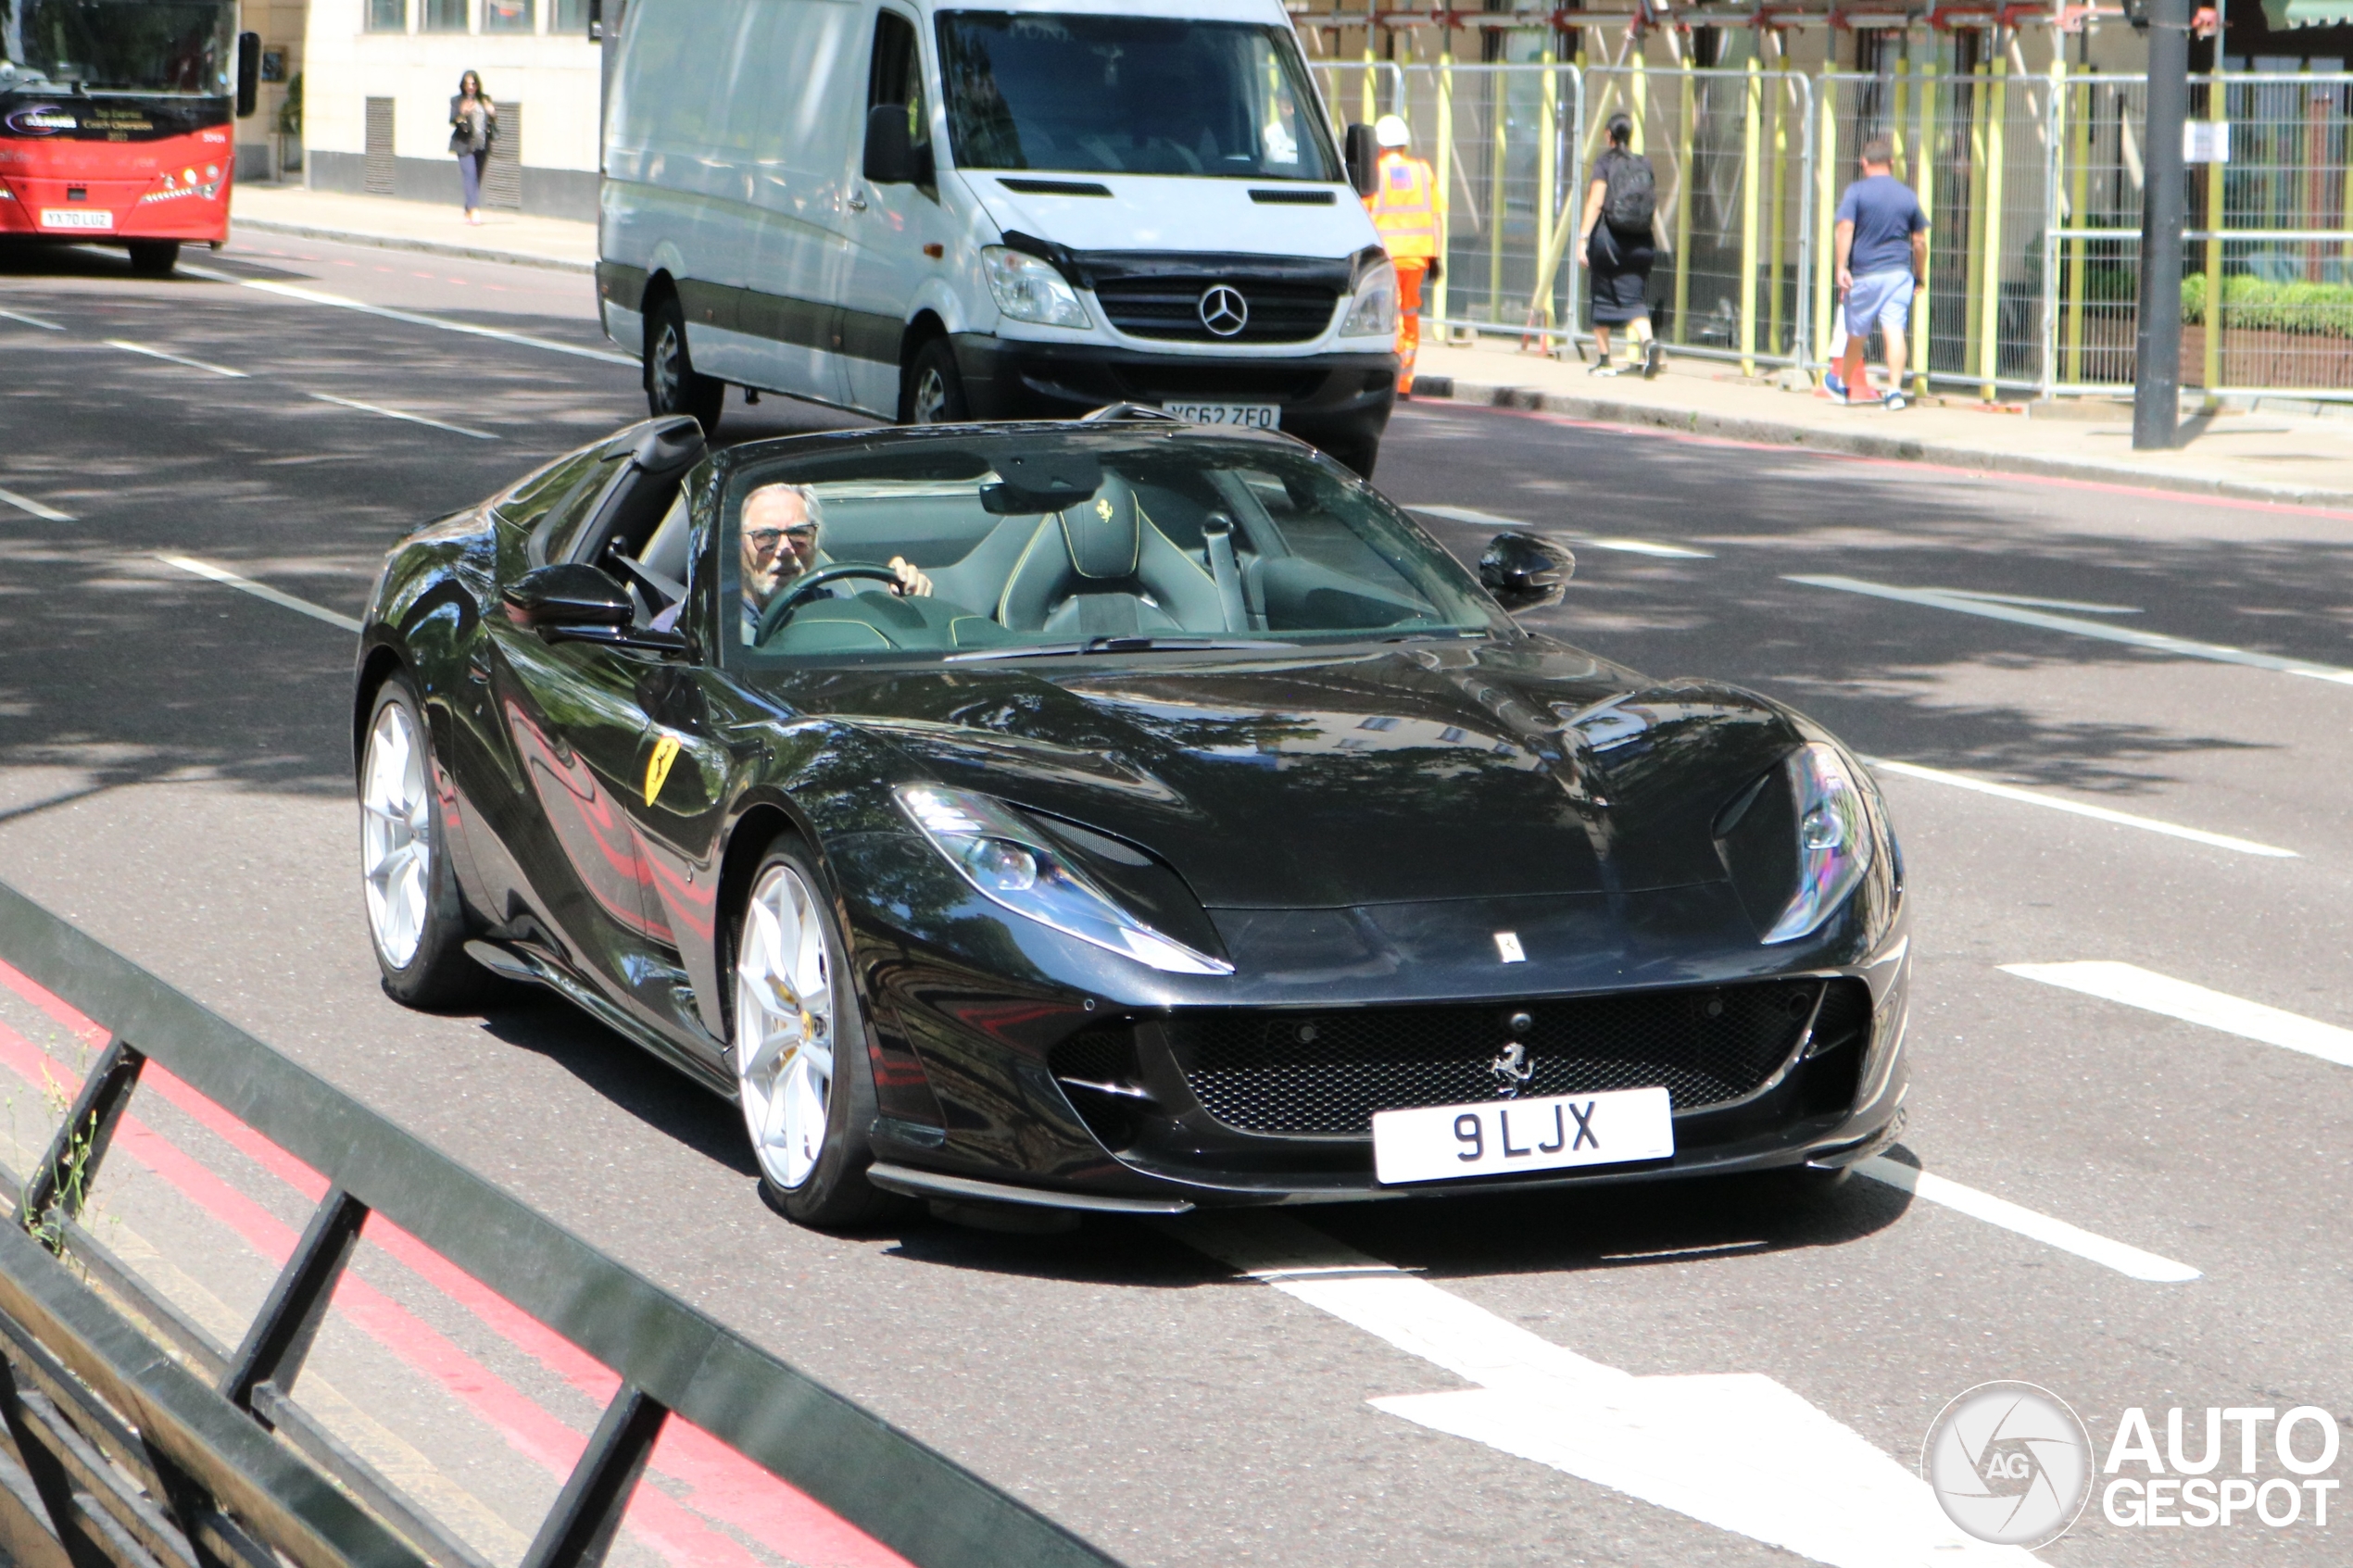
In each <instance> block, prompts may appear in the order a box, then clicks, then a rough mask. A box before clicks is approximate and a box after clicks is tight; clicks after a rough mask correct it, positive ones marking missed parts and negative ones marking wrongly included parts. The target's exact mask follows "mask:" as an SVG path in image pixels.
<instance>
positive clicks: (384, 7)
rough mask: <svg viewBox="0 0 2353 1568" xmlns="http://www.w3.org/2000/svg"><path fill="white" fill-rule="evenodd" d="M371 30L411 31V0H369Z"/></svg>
mask: <svg viewBox="0 0 2353 1568" xmlns="http://www.w3.org/2000/svg"><path fill="white" fill-rule="evenodd" d="M368 31H370V32H406V31H409V0H368Z"/></svg>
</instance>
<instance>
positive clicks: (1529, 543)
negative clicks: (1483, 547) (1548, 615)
mask: <svg viewBox="0 0 2353 1568" xmlns="http://www.w3.org/2000/svg"><path fill="white" fill-rule="evenodd" d="M1575 575H1577V558H1576V557H1575V556H1574V555H1572V554H1570V553H1569V550H1568V547H1567V546H1565V545H1555V544H1554V543H1553V542H1552V541H1551V540H1550V539H1540V538H1538V537H1537V536H1536V535H1535V534H1533V533H1498V534H1497V535H1495V537H1494V538H1492V539H1491V540H1489V541H1488V544H1487V551H1486V553H1485V554H1484V555H1482V556H1480V557H1479V558H1478V581H1479V583H1480V584H1481V585H1482V586H1484V587H1485V588H1486V589H1487V591H1488V592H1489V593H1491V594H1492V595H1494V596H1495V601H1496V603H1498V604H1500V605H1502V606H1503V607H1504V608H1505V609H1510V610H1521V609H1541V608H1544V607H1545V606H1546V605H1556V604H1558V603H1560V602H1561V596H1562V595H1563V594H1564V593H1566V592H1567V588H1568V580H1569V579H1570V578H1571V577H1574V576H1575Z"/></svg>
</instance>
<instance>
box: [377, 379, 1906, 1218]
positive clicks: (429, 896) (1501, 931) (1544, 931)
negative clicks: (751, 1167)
mask: <svg viewBox="0 0 2353 1568" xmlns="http://www.w3.org/2000/svg"><path fill="white" fill-rule="evenodd" d="M1572 568H1573V562H1572V561H1571V560H1570V559H1569V558H1568V556H1567V552H1566V551H1565V550H1563V549H1561V548H1560V547H1559V546H1557V545H1554V544H1552V543H1549V542H1547V541H1546V540H1544V539H1541V538H1540V537H1537V536H1534V535H1531V534H1527V533H1506V534H1503V535H1499V536H1498V537H1497V538H1496V540H1495V542H1494V543H1493V544H1492V545H1491V546H1489V548H1488V550H1487V553H1486V555H1485V556H1484V558H1482V559H1481V561H1480V563H1479V567H1478V573H1477V574H1476V575H1474V574H1473V573H1472V572H1471V571H1466V570H1465V569H1464V568H1463V567H1462V566H1460V565H1459V564H1457V563H1456V561H1455V560H1454V559H1453V558H1452V557H1450V556H1449V555H1448V554H1447V552H1446V551H1445V550H1444V549H1443V548H1442V547H1441V546H1439V545H1438V543H1437V542H1436V541H1434V540H1433V539H1431V538H1430V537H1429V536H1428V535H1427V534H1426V533H1423V532H1422V531H1421V530H1420V529H1419V528H1418V527H1417V526H1416V524H1414V523H1413V522H1412V521H1409V520H1408V519H1407V518H1406V517H1405V515H1404V514H1403V512H1402V511H1400V510H1399V509H1398V508H1396V507H1395V506H1393V505H1392V504H1390V502H1389V501H1388V500H1386V499H1385V498H1384V497H1383V496H1382V495H1380V494H1379V493H1378V491H1376V490H1374V489H1373V488H1371V487H1370V486H1369V485H1367V484H1366V483H1364V482H1362V481H1361V480H1359V479H1357V478H1355V477H1354V476H1353V475H1352V474H1351V473H1349V472H1348V471H1347V470H1344V469H1342V468H1341V467H1340V466H1339V465H1338V464H1336V463H1334V462H1332V461H1331V460H1330V459H1328V458H1323V457H1321V456H1319V455H1317V454H1316V453H1315V452H1314V451H1312V450H1311V449H1309V448H1308V447H1306V446H1304V445H1301V444H1299V443H1297V442H1295V441H1293V440H1291V439H1290V438H1289V437H1286V436H1281V435H1277V434H1271V433H1251V432H1240V431H1225V430H1216V431H1213V430H1207V429H1202V428H1199V427H1194V426H1189V425H1184V424H1178V423H1175V422H1170V421H1166V420H1164V419H1155V418H1151V417H1149V416H1148V414H1147V411H1145V410H1140V409H1113V410H1106V411H1105V412H1104V413H1103V414H1101V415H1099V416H1096V417H1095V418H1093V419H1090V420H1085V421H1078V422H1071V423H1030V424H998V425H987V424H970V425H950V426H938V427H931V428H925V429H914V430H875V431H855V432H849V433H830V434H823V435H810V436H798V437H792V438H789V439H784V440H774V441H763V442H756V443H752V444H749V445H740V446H736V447H734V448H732V449H729V450H726V451H707V450H706V449H705V447H704V444H703V439H702V436H701V433H700V432H699V430H698V427H697V426H696V425H695V424H694V422H693V421H692V420H674V419H673V420H654V421H649V422H648V423H645V424H640V425H636V426H634V427H632V428H630V429H627V430H624V431H623V432H621V433H619V434H617V435H615V436H613V437H611V438H610V439H609V440H606V441H603V442H600V443H598V445H594V446H590V447H586V448H585V449H583V450H581V451H578V452H575V453H573V454H571V455H570V456H568V457H565V458H560V459H559V460H557V461H556V462H554V463H551V464H549V465H548V466H547V467H546V468H543V469H541V470H538V471H537V472H535V473H533V474H531V475H530V476H528V477H527V478H525V479H523V480H522V482H521V483H517V484H515V485H514V486H513V487H511V488H510V489H508V490H505V491H503V492H501V493H500V494H498V495H494V496H492V497H491V498H490V499H488V500H487V501H484V503H482V504H481V505H479V506H477V507H474V508H471V509H469V510H466V511H463V512H460V513H458V514H456V515H454V516H451V517H448V518H445V519H443V520H441V521H437V522H435V523H433V524H432V525H430V526H428V527H426V528H424V529H423V530H422V531H421V532H419V533H415V534H414V535H412V536H411V537H409V539H407V540H405V541H403V542H402V543H401V544H400V545H399V546H397V547H396V549H395V550H394V551H393V552H392V555H391V558H389V560H388V561H387V562H386V563H385V567H384V574H383V577H382V579H381V580H380V581H379V583H378V584H377V587H376V590H375V593H374V596H373V598H372V601H371V605H370V608H369V611H368V615H367V621H366V626H365V629H364V631H363V633H362V634H361V638H360V650H359V681H358V692H357V703H356V706H355V709H354V738H355V741H356V744H357V750H358V764H359V767H358V771H359V800H360V806H361V820H362V829H361V837H362V854H361V865H362V871H363V878H364V888H365V897H366V904H367V910H368V919H369V926H370V930H371V934H372V935H373V938H374V943H375V948H376V954H377V958H378V960H379V961H380V963H381V964H382V966H383V970H384V985H385V987H386V989H387V990H388V991H390V992H391V994H392V995H393V996H394V997H397V998H399V999H400V1000H402V1001H404V1002H408V1003H409V1004H411V1005H415V1006H421V1007H440V1006H453V1005H458V1004H460V1003H461V1002H463V1001H464V1000H466V999H468V998H469V997H472V996H475V995H477V994H478V993H479V992H480V991H481V989H482V988H483V987H484V985H485V984H486V983H487V982H488V977H489V976H491V975H492V974H497V975H501V976H505V977H507V978H509V979H515V980H528V981H532V982H535V983H537V984H540V985H547V986H549V987H552V988H553V989H555V990H556V991H558V992H560V993H561V994H562V995H563V996H565V997H569V998H570V999H571V1000H572V1001H573V1002H574V1003H576V1004H577V1005H578V1006H580V1007H581V1008H583V1009H585V1010H587V1011H588V1012H590V1013H591V1014H593V1015H595V1016H596V1017H597V1018H598V1019H600V1020H602V1021H603V1022H606V1023H607V1024H609V1025H610V1027H612V1028H613V1029H615V1030H617V1031H618V1032H620V1033H621V1034H623V1035H625V1036H627V1037H628V1038H630V1039H632V1040H634V1041H636V1042H637V1043H639V1044H640V1045H642V1046H644V1047H646V1048H647V1049H648V1050H650V1051H652V1052H653V1053H655V1054H656V1055H657V1056H659V1057H661V1058H662V1059H663V1060H667V1061H668V1062H670V1063H671V1064H672V1065H673V1066H675V1067H677V1068H679V1069H681V1070H683V1071H684V1072H686V1073H688V1074H689V1075H691V1076H693V1077H694V1078H696V1079H698V1080H699V1081H701V1082H702V1083H704V1084H706V1085H709V1086H710V1087H711V1088H712V1089H714V1090H716V1091H718V1092H720V1093H722V1094H724V1095H726V1096H728V1097H730V1098H734V1099H736V1100H737V1101H738V1102H740V1104H741V1106H742V1109H743V1113H744V1122H745V1125H746V1127H747V1129H748V1130H749V1134H750V1138H751V1144H752V1148H753V1149H754V1151H755V1152H756V1154H757V1156H758V1161H759V1166H760V1169H761V1173H762V1176H763V1179H764V1182H765V1185H766V1187H767V1189H768V1192H769V1196H770V1198H771V1201H772V1202H774V1204H775V1205H776V1206H777V1207H779V1208H781V1209H782V1210H784V1211H785V1212H786V1213H787V1214H788V1215H790V1216H791V1217H793V1218H794V1219H796V1220H799V1221H801V1222H802V1223H811V1224H817V1225H840V1224H849V1223H857V1222H859V1221H861V1220H862V1219H865V1218H868V1217H870V1216H872V1215H873V1214H874V1213H875V1211H876V1210H878V1208H880V1207H881V1206H883V1205H885V1204H887V1203H889V1202H892V1201H899V1200H901V1199H903V1198H906V1197H921V1198H930V1199H933V1200H934V1201H935V1202H937V1203H949V1204H956V1205H963V1206H965V1207H966V1209H967V1210H968V1211H975V1212H979V1213H984V1214H986V1213H990V1212H994V1213H998V1214H1002V1213H1003V1212H1004V1210H1003V1209H1002V1208H1001V1207H1000V1208H998V1209H995V1210H990V1209H988V1208H987V1207H985V1206H988V1205H998V1206H1002V1205H1009V1204H1027V1205H1034V1206H1044V1207H1047V1208H1062V1209H1081V1210H1086V1209H1091V1210H1126V1211H1131V1212H1173V1211H1176V1210H1182V1209H1185V1208H1187V1207H1189V1206H1191V1205H1195V1204H1212V1203H1219V1204H1253V1203H1278V1202H1303V1201H1315V1200H1327V1199H1349V1198H1375V1197H1395V1196H1408V1195H1435V1194H1446V1193H1459V1192H1468V1191H1479V1190H1494V1189H1496V1188H1499V1187H1522V1186H1529V1185H1544V1184H1548V1183H1570V1182H1594V1181H1611V1180H1623V1179H1627V1178H1632V1177H1658V1176H1680V1175H1686V1174H1692V1173H1705V1172H1719V1173H1732V1172H1757V1173H1764V1172H1784V1173H1792V1175H1791V1177H1790V1178H1789V1179H1790V1185H1792V1186H1793V1187H1794V1188H1799V1189H1802V1188H1804V1187H1806V1186H1809V1185H1818V1184H1826V1183H1827V1182H1828V1181H1830V1180H1832V1179H1834V1178H1835V1177H1836V1176H1837V1175H1838V1174H1840V1173H1843V1170H1844V1169H1845V1168H1846V1167H1849V1166H1851V1165H1852V1164H1854V1163H1855V1162H1856V1160H1861V1159H1862V1158H1863V1157H1865V1156H1866V1155H1868V1154H1869V1153H1870V1152H1872V1151H1873V1150H1875V1149H1877V1148H1881V1147H1884V1145H1885V1144H1886V1143H1888V1142H1889V1141H1890V1140H1892V1139H1893V1138H1894V1136H1895V1135H1896V1133H1897V1131H1898V1130H1899V1127H1900V1107H1901V1103H1902V1100H1903V1097H1904V1091H1905V1085H1906V1073H1905V1071H1904V1068H1903V1066H1902V1062H1901V1060H1900V1053H1901V1047H1902V1044H1903V1035H1904V1021H1905V1012H1906V990H1907V985H1906V982H1907V977H1908V973H1909V968H1908V964H1907V961H1906V948H1907V939H1906V924H1907V919H1906V909H1905V904H1904V897H1903V871H1902V865H1901V862H1900V860H1899V858H1898V853H1897V850H1896V846H1895V841H1894V836H1893V834H1891V832H1890V830H1889V827H1888V822H1887V814H1886V809H1885V808H1884V806H1883V805H1882V804H1881V800H1880V798H1879V797H1878V794H1877V792H1876V790H1875V789H1874V787H1873V785H1872V784H1871V783H1870V781H1869V776H1868V775H1867V774H1866V773H1865V772H1864V771H1863V769H1862V768H1861V767H1860V766H1859V765H1858V764H1857V762H1856V759H1855V758H1854V756H1853V755H1852V754H1851V753H1849V752H1848V751H1846V750H1845V749H1844V748H1843V747H1842V746H1840V745H1839V743H1838V742H1837V741H1836V740H1834V739H1832V738H1831V736H1830V735H1829V734H1825V733H1824V732H1823V731H1822V730H1821V729H1820V728H1818V726H1816V725H1815V724H1813V723H1812V722H1810V721H1807V720H1806V719H1805V718H1803V717H1801V716H1799V715H1798V714H1796V713H1793V712H1792V711H1790V710H1789V709H1786V708H1783V707H1780V705H1778V704H1776V703H1774V702H1771V701H1769V700H1768V699H1766V698H1764V697H1761V696H1755V695H1754V694H1752V693H1749V692H1744V691H1741V690H1739V689H1736V688H1734V687H1730V686H1726V685H1720V684H1711V683H1707V682H1703V681H1694V680H1678V681H1670V682H1666V683H1657V682H1653V681H1650V680H1648V679H1646V678H1644V677H1642V676H1641V675H1638V674H1636V673H1634V672H1633V671H1629V670H1626V669H1623V668H1621V667H1619V666H1617V665H1615V664H1612V663H1610V662H1608V661H1607V660H1605V659H1598V658H1595V657H1594V656H1592V655H1591V654H1588V653H1583V652H1580V651H1579V650H1578V649H1576V648H1574V647H1570V646H1566V645H1564V644H1562V643H1559V642H1556V641H1554V640H1552V639H1551V638H1549V637H1545V636H1541V635H1538V634H1535V633H1530V632H1529V631H1526V630H1524V629H1522V628H1521V627H1520V626H1519V625H1518V624H1517V623H1516V621H1514V620H1513V618H1512V612H1513V611H1514V610H1524V609H1526V608H1529V607H1531V606H1536V605H1541V604H1546V603H1555V602H1558V601H1559V599H1560V597H1561V595H1562V586H1561V584H1562V583H1563V582H1564V581H1565V580H1566V579H1567V575H1568V573H1569V571H1571V570H1572ZM892 1194H896V1195H900V1198H891V1197H889V1196H888V1195H892Z"/></svg>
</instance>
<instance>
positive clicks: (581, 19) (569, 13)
mask: <svg viewBox="0 0 2353 1568" xmlns="http://www.w3.org/2000/svg"><path fill="white" fill-rule="evenodd" d="M550 4H551V5H552V6H554V9H553V10H551V11H550V12H549V13H548V15H547V31H549V32H552V33H555V34H557V35H558V36H559V37H562V36H566V35H569V36H571V37H573V38H585V37H587V36H588V0H550Z"/></svg>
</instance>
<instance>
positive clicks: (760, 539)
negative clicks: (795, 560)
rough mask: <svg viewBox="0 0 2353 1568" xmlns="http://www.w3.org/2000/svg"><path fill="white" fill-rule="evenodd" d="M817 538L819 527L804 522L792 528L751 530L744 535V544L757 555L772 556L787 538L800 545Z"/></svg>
mask: <svg viewBox="0 0 2353 1568" xmlns="http://www.w3.org/2000/svg"><path fill="white" fill-rule="evenodd" d="M816 536H817V525H816V524H815V523H813V522H804V523H800V524H799V525H797V526H795V527H792V528H753V529H749V530H747V531H746V532H745V533H744V543H745V544H747V545H749V546H751V547H752V549H753V551H754V552H755V553H757V554H760V555H763V556H772V555H774V554H775V553H776V546H778V545H780V544H782V543H784V541H785V540H786V539H787V538H790V539H792V540H793V541H795V542H796V543H799V542H800V541H803V540H808V539H813V538H815V537H816Z"/></svg>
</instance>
